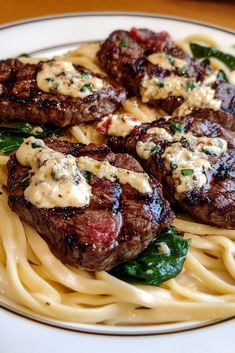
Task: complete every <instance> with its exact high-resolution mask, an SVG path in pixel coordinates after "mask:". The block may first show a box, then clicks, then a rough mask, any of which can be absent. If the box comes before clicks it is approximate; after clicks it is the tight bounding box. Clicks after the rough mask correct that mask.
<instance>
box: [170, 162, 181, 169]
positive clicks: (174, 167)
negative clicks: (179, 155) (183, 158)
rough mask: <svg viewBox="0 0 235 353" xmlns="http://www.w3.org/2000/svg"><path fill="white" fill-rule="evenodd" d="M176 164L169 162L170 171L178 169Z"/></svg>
mask: <svg viewBox="0 0 235 353" xmlns="http://www.w3.org/2000/svg"><path fill="white" fill-rule="evenodd" d="M178 166H179V165H178V163H175V162H171V163H170V167H171V169H176V168H178Z"/></svg>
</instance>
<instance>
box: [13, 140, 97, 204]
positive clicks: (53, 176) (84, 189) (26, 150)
mask: <svg viewBox="0 0 235 353" xmlns="http://www.w3.org/2000/svg"><path fill="white" fill-rule="evenodd" d="M16 158H17V160H18V162H19V163H20V164H21V165H23V166H25V167H30V168H31V170H30V175H31V177H30V181H29V186H28V187H27V188H26V189H25V191H24V196H25V199H26V200H27V201H29V202H31V203H32V204H34V205H36V206H37V207H39V208H43V207H45V208H53V207H69V206H71V207H84V206H87V205H88V204H89V203H90V198H91V187H90V185H89V184H88V183H87V182H86V179H85V178H84V176H83V175H82V174H81V172H80V170H79V168H78V165H77V160H76V158H75V157H73V156H71V155H64V154H63V153H60V152H56V151H54V150H52V149H51V148H48V147H47V146H46V145H45V144H44V142H43V141H42V140H38V139H35V138H34V137H29V138H27V139H25V140H24V143H23V144H22V145H21V146H20V147H19V149H18V150H17V151H16Z"/></svg>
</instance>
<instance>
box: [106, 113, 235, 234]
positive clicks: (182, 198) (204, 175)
mask: <svg viewBox="0 0 235 353" xmlns="http://www.w3.org/2000/svg"><path fill="white" fill-rule="evenodd" d="M210 113H211V112H208V111H197V112H196V113H195V114H191V115H188V116H186V117H175V118H171V119H169V120H167V119H164V118H163V119H161V120H159V121H155V122H153V123H150V124H143V125H141V126H139V127H135V128H134V130H132V132H131V135H129V136H127V137H114V136H112V137H110V138H109V145H110V147H111V148H112V149H113V151H114V152H128V153H130V154H131V155H133V156H134V157H136V158H137V159H138V160H139V161H140V163H141V165H142V166H143V168H144V169H145V170H146V171H147V172H148V173H150V174H151V175H153V176H154V177H155V178H156V179H157V180H159V181H160V183H162V185H163V190H164V195H165V197H166V198H167V199H168V200H169V201H170V202H171V203H178V204H179V205H180V206H182V208H184V209H185V210H186V211H187V212H189V213H190V214H192V215H193V216H195V217H196V218H198V219H199V220H201V221H202V222H204V223H208V224H212V225H216V226H219V227H225V228H231V229H235V142H234V138H233V137H232V135H231V134H230V132H228V131H227V130H225V129H224V128H223V127H221V125H219V124H218V123H216V122H214V121H213V120H211V119H207V118H208V117H209V118H210ZM155 127H157V128H162V129H165V132H167V133H168V134H170V135H171V136H172V140H171V138H170V137H169V135H167V134H165V132H164V134H163V130H158V133H155V134H150V133H149V132H147V131H148V130H149V129H150V128H155ZM182 129H183V133H182V132H181V133H180V132H179V131H182ZM174 132H175V133H174ZM159 134H160V135H159ZM161 134H162V136H161ZM180 134H182V135H180ZM164 135H165V137H164ZM177 135H178V137H179V138H177ZM192 135H194V136H195V137H196V138H200V137H207V138H213V140H206V139H205V140H204V142H203V139H202V140H201V141H200V139H196V141H198V142H197V143H198V145H197V146H196V145H195V143H191V141H193V140H192V138H191V137H192ZM160 136H161V137H160ZM190 136H191V137H190ZM217 138H219V140H218V139H217ZM166 139H168V140H166ZM220 139H223V140H225V141H227V149H226V150H224V151H222V150H221V153H217V152H216V148H218V147H215V150H214V151H213V145H214V146H216V144H218V146H219V145H220V147H221V148H222V146H224V142H223V140H220ZM170 140H171V141H170ZM142 143H143V144H142ZM146 143H147V144H146ZM138 146H140V147H141V146H142V151H143V155H142V156H141V153H140V152H138ZM145 146H146V150H148V149H151V150H150V152H149V156H148V155H147V156H144V153H146V150H144V148H145ZM169 148H173V149H169ZM197 148H200V152H198V149H197ZM169 153H171V154H169ZM148 157H149V158H148ZM170 157H172V158H170ZM144 158H145V159H144ZM169 161H171V163H169ZM208 162H209V163H210V165H209V166H208ZM190 163H191V164H192V166H190ZM199 167H200V168H199ZM200 173H201V174H200ZM179 178H181V179H179ZM184 178H186V179H184ZM203 179H204V182H202V183H200V180H203ZM179 180H181V182H182V184H181V186H180V185H179ZM183 183H185V184H183ZM190 183H191V184H190ZM182 185H186V188H185V190H183V189H181V191H180V190H179V189H180V188H182ZM190 185H191V187H188V186H190ZM177 188H178V189H177ZM177 190H178V192H177Z"/></svg>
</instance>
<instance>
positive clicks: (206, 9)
mask: <svg viewBox="0 0 235 353" xmlns="http://www.w3.org/2000/svg"><path fill="white" fill-rule="evenodd" d="M0 3H1V4H0V24H4V23H6V22H12V21H19V20H23V19H27V18H30V17H35V16H47V15H52V14H59V13H66V12H67V13H68V12H84V11H132V12H134V11H135V12H151V13H158V14H167V15H173V16H180V17H186V18H191V19H196V20H200V21H204V22H210V23H213V24H217V25H220V26H224V27H228V28H230V29H234V30H235V1H234V0H231V1H224V0H220V1H208V0H207V1H203V0H201V1H191V0H185V1H182V0H180V1H178V0H160V1H158V0H141V1H139V0H5V1H4V0H0Z"/></svg>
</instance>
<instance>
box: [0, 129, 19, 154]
mask: <svg viewBox="0 0 235 353" xmlns="http://www.w3.org/2000/svg"><path fill="white" fill-rule="evenodd" d="M23 140H24V139H23V138H22V137H18V136H14V135H13V136H11V135H9V134H7V133H2V132H0V151H1V152H3V153H9V152H12V151H15V150H17V148H19V147H20V145H21V144H22V143H23Z"/></svg>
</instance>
